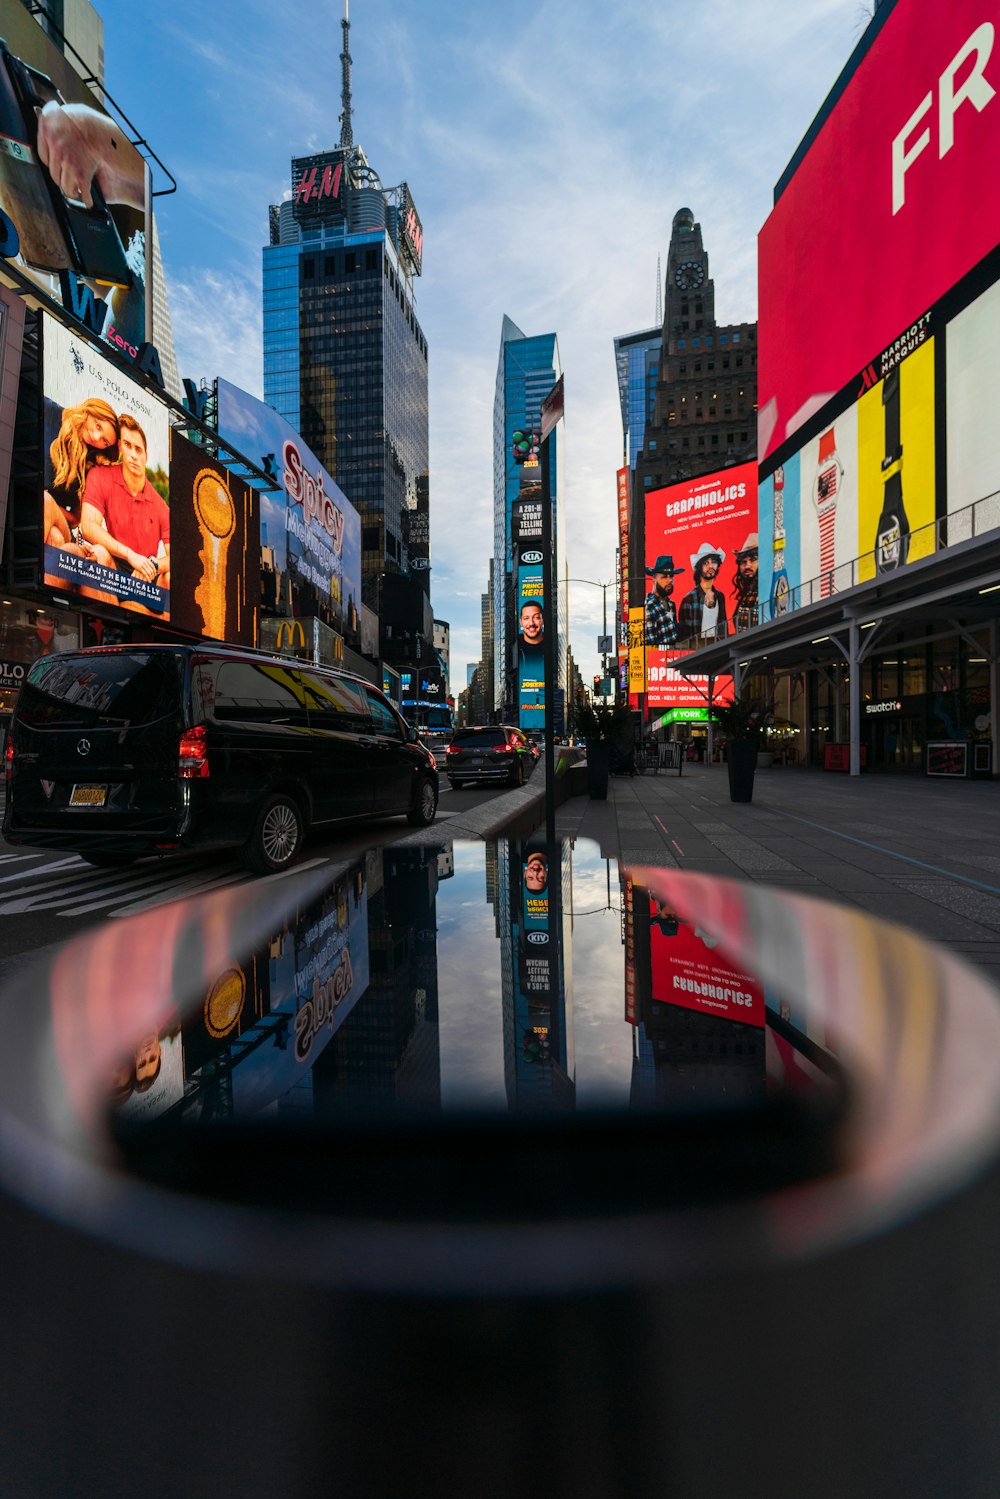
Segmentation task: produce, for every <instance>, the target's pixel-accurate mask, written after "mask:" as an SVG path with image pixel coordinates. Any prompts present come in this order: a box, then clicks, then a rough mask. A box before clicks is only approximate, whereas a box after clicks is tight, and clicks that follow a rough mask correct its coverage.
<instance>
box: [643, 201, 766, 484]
mask: <svg viewBox="0 0 1000 1499" xmlns="http://www.w3.org/2000/svg"><path fill="white" fill-rule="evenodd" d="M665 289H666V298H665V303H666V310H665V313H664V318H663V331H662V335H661V347H660V355H659V368H658V372H657V378H656V382H655V399H654V401H653V410H652V415H651V416H648V417H647V420H646V426H645V431H644V432H643V434H642V452H641V453H640V454H639V455H638V458H637V459H636V458H633V468H634V470H635V483H636V489H637V491H638V492H639V493H642V492H643V491H644V490H650V489H660V488H662V487H663V486H664V485H666V484H674V483H676V482H677V481H678V480H679V479H690V478H694V477H696V476H697V475H699V474H710V473H712V472H713V471H714V470H715V469H720V468H729V467H732V466H734V465H736V464H738V463H746V462H748V461H749V460H750V459H753V458H755V457H756V456H757V324H756V323H733V324H721V323H717V322H716V320H715V282H714V281H713V280H712V278H711V276H710V275H709V270H708V251H707V250H706V249H705V246H704V243H703V241H702V236H701V225H700V224H697V223H695V217H694V214H693V213H692V212H691V210H690V208H680V209H678V211H677V212H676V213H675V214H674V221H673V225H672V228H671V234H670V248H669V251H668V253H667V274H666V288H665ZM641 337H643V338H645V337H648V335H641ZM619 378H620V376H619ZM626 416H627V413H626V412H624V411H623V419H625V418H626Z"/></svg>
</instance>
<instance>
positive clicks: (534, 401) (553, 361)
mask: <svg viewBox="0 0 1000 1499" xmlns="http://www.w3.org/2000/svg"><path fill="white" fill-rule="evenodd" d="M561 374H562V365H561V363H560V360H559V343H558V339H557V337H556V335H555V334H554V333H542V334H538V335H536V336H535V337H532V338H529V337H527V335H526V334H524V333H522V332H521V330H520V328H518V327H517V325H516V324H515V323H514V322H512V320H511V319H510V318H509V317H506V316H505V317H504V320H503V327H502V331H501V335H500V357H499V360H498V362H497V380H496V393H495V396H494V402H493V565H492V576H493V620H492V627H493V701H494V707H493V716H494V718H495V719H498V720H501V721H503V722H506V723H521V726H522V727H537V726H538V725H537V724H536V723H535V721H534V714H533V713H532V712H531V710H528V716H526V713H525V710H524V708H523V705H522V703H520V702H519V690H520V689H519V672H521V667H520V666H519V656H518V649H519V648H518V630H519V621H518V609H517V608H516V607H515V605H516V603H517V589H518V566H517V561H516V558H515V546H514V540H513V537H512V517H513V515H514V506H515V504H516V503H517V501H518V498H519V495H520V494H521V489H522V484H523V478H524V475H523V468H522V466H519V465H518V464H517V463H516V462H515V457H514V447H513V436H514V433H515V432H516V431H523V430H526V429H527V430H532V429H538V428H540V425H541V407H542V401H543V400H544V399H545V397H546V396H547V395H548V394H549V391H550V390H551V389H552V387H553V386H554V385H555V383H556V381H557V380H558V379H559V377H560V375H561ZM548 441H549V452H550V470H549V485H550V492H551V497H552V559H551V560H552V566H551V577H552V586H553V590H554V592H555V608H554V609H553V618H554V619H555V621H556V630H557V641H556V650H555V670H556V685H555V704H554V706H555V722H556V724H557V725H558V726H559V732H562V726H563V725H564V721H565V717H564V716H565V691H566V600H565V597H564V595H563V594H562V593H561V592H560V590H559V586H558V578H559V573H560V568H561V564H560V561H559V558H560V556H561V548H562V546H563V536H564V534H565V533H564V530H563V526H562V524H561V509H562V505H561V483H560V463H559V452H560V447H559V445H560V443H561V441H562V425H561V424H559V425H558V426H557V427H556V428H555V430H554V431H553V432H552V435H551V436H550V438H549V440H548ZM520 680H521V681H523V672H521V678H520ZM522 696H523V694H522ZM536 711H540V710H536Z"/></svg>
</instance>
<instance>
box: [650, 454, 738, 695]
mask: <svg viewBox="0 0 1000 1499" xmlns="http://www.w3.org/2000/svg"><path fill="white" fill-rule="evenodd" d="M758 542H759V538H758V532H757V465H756V464H755V463H742V464H739V465H737V466H736V467H734V468H727V469H723V470H721V471H720V472H718V473H714V474H705V475H703V476H702V477H701V478H698V479H685V480H683V481H682V482H681V483H679V484H672V485H670V486H669V487H668V488H666V489H655V490H651V491H650V492H649V494H647V495H646V563H645V573H646V580H647V584H646V586H647V590H648V591H647V593H646V597H645V600H644V603H643V610H644V620H645V641H646V693H647V704H648V706H649V707H650V708H673V707H683V706H690V705H695V704H698V703H704V702H705V700H706V698H707V694H708V680H707V678H698V677H693V678H691V680H690V681H688V679H687V678H685V677H682V676H681V675H680V673H679V671H678V669H677V663H678V661H679V660H680V659H681V658H682V657H683V656H684V655H686V654H687V652H688V651H691V650H694V649H696V648H697V647H698V646H699V645H702V644H705V643H706V642H708V641H712V640H719V639H723V638H725V637H726V636H729V635H733V634H736V633H738V632H739V631H740V630H747V629H750V628H751V626H753V625H755V624H756V623H757V605H758V564H759V554H758ZM731 695H732V679H731V678H729V677H726V678H722V677H718V678H716V681H715V690H714V693H713V700H714V701H720V700H721V699H722V698H723V697H726V696H731Z"/></svg>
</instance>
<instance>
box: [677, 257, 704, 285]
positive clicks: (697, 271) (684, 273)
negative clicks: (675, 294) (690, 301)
mask: <svg viewBox="0 0 1000 1499" xmlns="http://www.w3.org/2000/svg"><path fill="white" fill-rule="evenodd" d="M704 279H705V267H704V266H703V265H702V264H701V262H700V261H698V260H685V262H684V264H683V265H679V266H678V267H677V269H676V271H675V272H674V280H675V281H676V282H677V285H678V286H679V287H680V289H681V291H694V290H695V289H696V288H697V287H699V286H700V285H701V283H702V282H703V281H704Z"/></svg>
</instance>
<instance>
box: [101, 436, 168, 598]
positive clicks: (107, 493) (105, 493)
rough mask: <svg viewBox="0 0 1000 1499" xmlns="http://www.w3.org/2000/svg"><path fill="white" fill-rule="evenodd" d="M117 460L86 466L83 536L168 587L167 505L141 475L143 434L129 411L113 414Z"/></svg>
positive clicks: (127, 568)
mask: <svg viewBox="0 0 1000 1499" xmlns="http://www.w3.org/2000/svg"><path fill="white" fill-rule="evenodd" d="M118 447H119V451H120V452H121V457H122V461H121V463H120V464H118V463H113V464H107V465H102V466H100V467H99V468H98V467H95V468H92V469H91V471H90V473H89V474H88V476H87V483H86V487H85V489H84V491H83V504H82V505H81V507H80V530H81V532H82V533H83V537H84V540H85V541H89V542H91V543H92V544H93V545H95V546H103V547H105V548H106V549H107V550H108V551H109V552H110V553H111V555H112V557H114V559H115V566H116V567H118V568H119V569H120V570H121V571H123V572H128V573H131V574H132V576H133V577H134V578H142V580H143V581H144V582H146V583H155V584H156V585H157V586H158V587H159V588H169V587H170V508H169V506H168V505H167V504H166V503H165V502H164V500H162V499H161V497H160V496H159V495H158V494H157V492H156V490H155V489H154V488H153V486H152V484H150V482H149V480H148V479H147V478H146V455H147V443H146V434H145V432H144V431H143V430H142V428H141V427H140V426H139V423H138V422H137V421H136V419H135V417H134V416H129V415H128V413H127V412H123V413H122V415H121V416H120V417H119V418H118Z"/></svg>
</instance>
